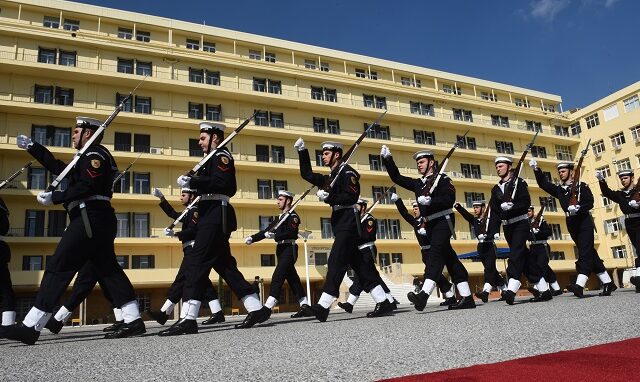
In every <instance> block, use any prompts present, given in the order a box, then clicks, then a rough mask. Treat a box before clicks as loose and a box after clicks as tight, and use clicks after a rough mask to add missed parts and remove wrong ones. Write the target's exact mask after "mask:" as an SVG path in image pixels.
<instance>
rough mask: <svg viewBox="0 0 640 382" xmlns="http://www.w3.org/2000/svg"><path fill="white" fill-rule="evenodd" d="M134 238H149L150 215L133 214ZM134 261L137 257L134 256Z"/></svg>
mask: <svg viewBox="0 0 640 382" xmlns="http://www.w3.org/2000/svg"><path fill="white" fill-rule="evenodd" d="M133 236H134V237H149V214H148V213H136V212H134V213H133ZM134 259H135V256H134ZM134 262H135V261H134ZM134 268H135V266H134Z"/></svg>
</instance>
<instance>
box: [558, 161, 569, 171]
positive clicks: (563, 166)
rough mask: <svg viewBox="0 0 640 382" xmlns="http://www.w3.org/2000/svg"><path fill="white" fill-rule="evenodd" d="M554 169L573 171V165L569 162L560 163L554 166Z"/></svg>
mask: <svg viewBox="0 0 640 382" xmlns="http://www.w3.org/2000/svg"><path fill="white" fill-rule="evenodd" d="M556 168H557V169H558V170H562V169H563V168H568V169H569V170H571V169H573V163H570V162H562V163H558V165H557V166H556Z"/></svg>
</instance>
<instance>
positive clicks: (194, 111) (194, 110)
mask: <svg viewBox="0 0 640 382" xmlns="http://www.w3.org/2000/svg"><path fill="white" fill-rule="evenodd" d="M202 109H203V105H202V104H201V103H192V102H189V118H193V119H202V116H203V113H202Z"/></svg>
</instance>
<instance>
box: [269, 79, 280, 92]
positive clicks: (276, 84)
mask: <svg viewBox="0 0 640 382" xmlns="http://www.w3.org/2000/svg"><path fill="white" fill-rule="evenodd" d="M268 89H269V93H272V94H282V82H281V81H274V80H269V86H268Z"/></svg>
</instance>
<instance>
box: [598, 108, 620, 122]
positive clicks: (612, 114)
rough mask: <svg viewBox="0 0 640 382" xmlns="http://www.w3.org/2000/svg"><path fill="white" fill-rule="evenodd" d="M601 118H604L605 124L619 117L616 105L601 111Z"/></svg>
mask: <svg viewBox="0 0 640 382" xmlns="http://www.w3.org/2000/svg"><path fill="white" fill-rule="evenodd" d="M602 116H603V117H604V120H605V122H606V121H610V120H612V119H615V118H618V117H619V116H620V113H619V112H618V105H616V104H613V105H611V106H609V107H607V108H605V109H603V110H602Z"/></svg>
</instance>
